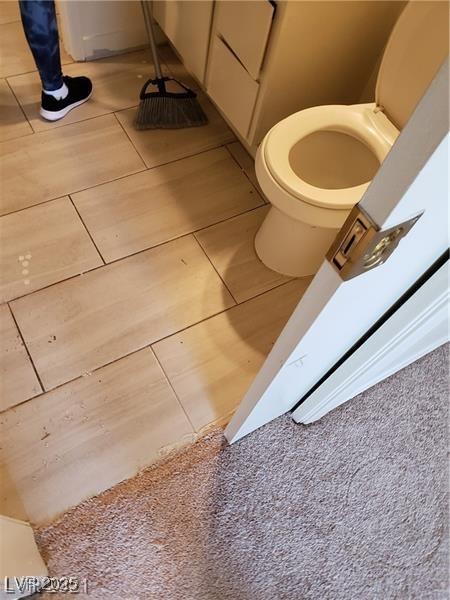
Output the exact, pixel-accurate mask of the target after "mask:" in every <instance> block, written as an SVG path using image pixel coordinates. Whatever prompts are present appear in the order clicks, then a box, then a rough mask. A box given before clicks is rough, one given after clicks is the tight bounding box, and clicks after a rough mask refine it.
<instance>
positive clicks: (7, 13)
mask: <svg viewBox="0 0 450 600" xmlns="http://www.w3.org/2000/svg"><path fill="white" fill-rule="evenodd" d="M14 21H20V10H19V3H18V2H16V0H2V1H1V2H0V25H4V24H5V23H14Z"/></svg>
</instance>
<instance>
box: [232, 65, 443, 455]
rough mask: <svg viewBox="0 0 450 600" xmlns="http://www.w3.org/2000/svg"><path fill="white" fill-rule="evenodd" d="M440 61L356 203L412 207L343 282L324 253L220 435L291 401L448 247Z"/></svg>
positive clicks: (391, 221)
mask: <svg viewBox="0 0 450 600" xmlns="http://www.w3.org/2000/svg"><path fill="white" fill-rule="evenodd" d="M448 90H449V75H448V60H447V61H446V63H445V64H444V65H443V66H442V68H441V69H440V71H439V73H438V74H437V76H436V78H435V79H434V81H433V82H432V84H431V85H430V87H429V88H428V90H427V93H426V94H425V95H424V97H423V98H422V100H421V102H420V103H419V105H418V106H417V108H416V110H415V112H414V114H413V115H412V117H411V119H410V120H409V122H408V124H407V125H406V127H405V128H404V130H403V131H402V133H401V134H400V136H399V137H398V139H397V141H396V143H395V145H394V146H393V148H392V150H391V152H390V153H389V155H388V156H387V158H386V160H385V161H384V163H383V164H382V166H381V168H380V170H379V172H378V173H377V175H376V177H375V178H374V180H373V182H372V184H371V185H370V186H369V188H368V190H367V192H366V193H365V195H364V197H363V198H362V199H361V202H360V204H359V205H360V206H361V207H362V208H363V209H364V211H365V213H366V214H368V215H369V217H371V218H372V220H373V221H374V222H375V223H376V224H377V225H378V226H379V227H380V229H381V230H386V229H389V228H391V227H393V226H395V225H398V224H400V223H402V222H405V221H407V220H409V219H411V218H412V217H415V216H417V215H419V214H421V213H422V214H421V216H420V218H419V220H418V221H417V222H416V223H415V225H414V226H413V227H412V229H411V230H410V231H409V233H408V234H407V235H406V236H405V237H403V238H402V239H401V241H400V242H399V244H398V247H397V248H396V249H395V250H394V252H393V253H392V255H391V256H390V257H389V258H388V260H387V261H386V262H385V263H384V264H382V265H380V266H378V267H376V268H374V269H373V270H370V271H368V272H365V273H364V274H361V275H359V276H357V277H355V278H353V279H350V280H348V281H343V280H342V279H341V277H340V275H338V273H337V272H336V271H335V270H334V269H333V267H332V266H331V265H330V264H329V263H328V262H326V261H325V262H324V263H323V264H322V266H321V268H320V269H319V272H318V273H317V275H316V276H315V278H314V280H313V281H312V283H311V285H310V287H309V288H308V290H307V292H306V294H305V295H304V296H303V298H302V300H301V301H300V303H299V304H298V306H297V308H296V309H295V311H294V313H293V314H292V316H291V318H290V319H289V321H288V323H287V324H286V326H285V328H284V330H283V331H282V333H281V335H280V337H279V338H278V340H277V342H276V344H275V345H274V347H273V349H272V351H271V353H270V354H269V356H268V357H267V360H266V361H265V363H264V365H263V366H262V368H261V370H260V372H259V373H258V375H257V377H256V378H255V380H254V381H253V383H252V385H251V386H250V388H249V390H248V392H247V394H246V395H245V397H244V398H243V400H242V402H241V404H240V406H239V407H238V409H237V411H236V413H235V415H234V417H233V419H232V420H231V422H230V424H229V425H228V427H227V429H226V431H225V435H226V437H227V439H228V441H229V442H230V443H232V442H235V441H237V440H238V439H240V438H241V437H243V436H244V435H246V434H248V433H250V432H251V431H254V430H255V429H257V428H258V427H261V426H262V425H264V424H265V423H268V422H269V421H271V420H272V419H275V418H276V417H278V416H280V415H282V414H283V413H285V412H287V411H289V410H291V409H292V408H293V407H294V406H295V405H296V404H297V402H298V400H299V399H300V398H302V397H303V396H304V395H305V394H306V393H307V392H308V391H309V390H311V388H312V387H313V386H314V385H315V384H316V383H317V382H318V381H319V380H320V379H321V378H322V377H323V375H324V374H325V373H327V372H328V371H329V370H330V369H331V368H332V367H333V366H334V365H335V364H336V363H337V361H338V360H339V359H340V358H341V357H342V356H343V355H344V354H345V353H346V352H347V351H348V350H349V349H350V348H351V347H352V346H353V345H354V344H355V343H356V342H357V341H358V340H360V338H361V337H362V336H363V335H364V334H365V333H366V332H367V331H368V330H369V329H370V328H371V327H372V326H373V325H374V323H376V322H377V321H378V319H380V317H382V315H383V314H385V313H386V311H388V309H389V308H390V307H391V306H392V305H393V304H394V303H395V302H396V301H398V299H399V298H400V297H401V296H402V295H403V294H404V293H405V292H406V291H407V290H408V288H410V287H411V286H412V285H413V284H414V283H415V282H416V281H417V280H418V279H419V278H420V277H421V276H422V274H423V273H425V271H427V269H428V268H429V267H430V266H431V265H432V264H433V263H434V262H435V261H436V260H437V259H438V258H439V257H440V256H441V255H442V254H443V253H444V252H445V251H446V250H447V248H448V237H449V236H448V212H447V211H448V208H447V200H448V164H449V134H448V131H449V123H448V118H449V117H448V115H449V107H448Z"/></svg>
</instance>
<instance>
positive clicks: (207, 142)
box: [116, 93, 234, 167]
mask: <svg viewBox="0 0 450 600" xmlns="http://www.w3.org/2000/svg"><path fill="white" fill-rule="evenodd" d="M198 99H199V102H200V104H201V106H202V107H203V110H204V111H205V113H206V115H207V117H208V119H209V123H208V124H207V125H204V126H202V127H188V128H187V129H148V130H146V131H136V130H135V129H134V127H133V119H134V116H135V113H136V109H134V108H131V109H128V110H124V111H121V112H118V113H116V114H117V118H118V119H119V121H120V122H121V123H122V125H123V127H124V129H125V130H126V132H127V133H128V135H129V136H130V139H131V140H132V142H133V144H134V145H135V147H136V148H137V150H138V152H139V154H140V155H141V156H142V158H143V159H144V161H145V163H146V165H147V166H148V167H156V166H158V165H162V164H164V163H168V162H172V161H174V160H178V159H180V158H186V157H187V156H192V155H194V154H197V153H199V152H203V151H205V150H211V149H212V148H217V147H218V146H222V145H223V144H226V143H228V142H231V141H233V140H234V134H233V133H232V131H231V129H230V128H229V127H228V125H227V124H226V123H225V121H224V120H223V119H222V117H221V116H220V115H219V113H218V112H217V110H216V109H215V108H214V106H213V105H212V104H211V102H210V101H209V100H208V98H207V96H206V95H205V94H204V93H200V94H199V95H198Z"/></svg>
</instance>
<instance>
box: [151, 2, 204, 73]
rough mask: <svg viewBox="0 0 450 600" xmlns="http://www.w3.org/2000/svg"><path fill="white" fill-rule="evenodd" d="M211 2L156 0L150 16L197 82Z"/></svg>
mask: <svg viewBox="0 0 450 600" xmlns="http://www.w3.org/2000/svg"><path fill="white" fill-rule="evenodd" d="M212 13H213V0H202V2H198V1H192V2H191V1H188V0H158V1H156V2H153V16H154V18H155V20H156V21H157V22H158V24H159V26H160V27H161V29H162V30H163V31H164V33H165V34H166V35H167V37H168V38H169V40H170V41H171V43H172V44H173V46H174V48H175V49H176V50H177V52H178V54H179V55H180V56H181V58H182V59H183V62H184V64H185V66H186V68H187V69H188V71H190V72H191V73H192V75H194V76H195V77H196V78H197V79H198V80H199V81H200V82H202V83H203V81H204V77H205V68H206V59H207V56H208V46H209V35H210V30H211V19H212Z"/></svg>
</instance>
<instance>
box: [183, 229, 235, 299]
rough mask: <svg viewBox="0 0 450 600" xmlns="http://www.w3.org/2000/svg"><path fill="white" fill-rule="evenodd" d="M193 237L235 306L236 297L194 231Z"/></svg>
mask: <svg viewBox="0 0 450 600" xmlns="http://www.w3.org/2000/svg"><path fill="white" fill-rule="evenodd" d="M192 235H193V237H194V238H195V241H196V242H197V244H198V245H199V246H200V248H201V250H202V252H203V254H204V255H205V256H206V258H207V259H208V261H209V263H210V265H211V266H212V268H213V269H214V271H215V272H216V274H217V276H218V277H219V279H220V281H221V282H222V283H223V285H224V286H225V289H226V290H227V291H228V293H229V294H230V296H231V297H232V298H233V300H234V302H235V306H237V305H238V304H239V302H238V301H237V300H236V298H235V297H234V295H233V294H232V293H231V290H230V288H229V287H228V285H227V284H226V283H225V280H224V279H223V277H222V276H221V274H220V273H219V271H218V270H217V269H216V266H215V264H214V263H213V262H212V260H211V259H210V258H209V256H208V254H207V252H206V250H205V249H204V248H203V246H202V245H201V243H200V242H199V240H198V238H197V236H196V235H195V233H193V234H192Z"/></svg>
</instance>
